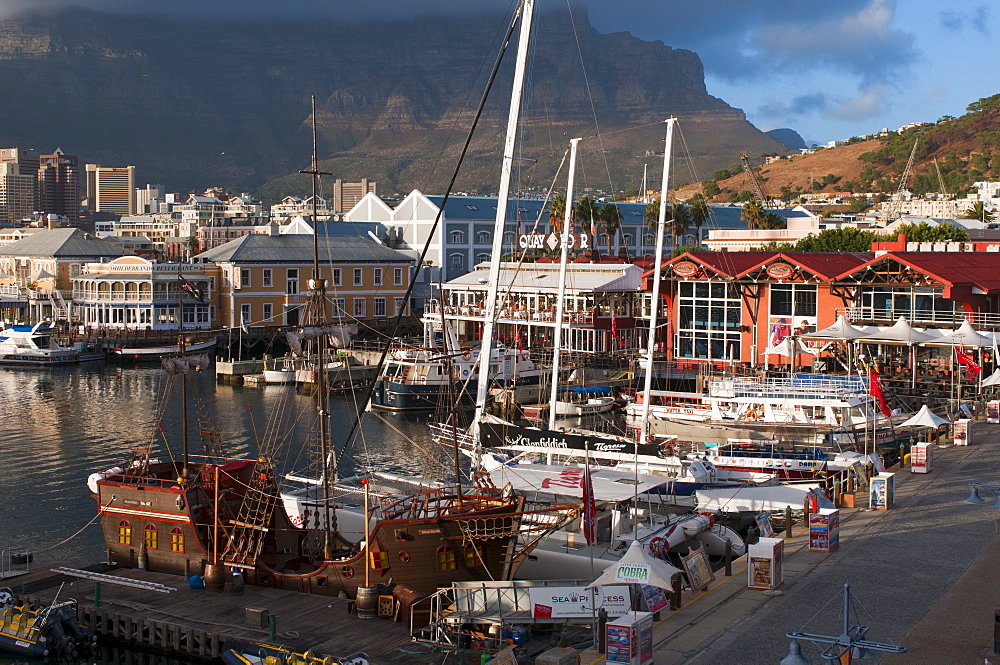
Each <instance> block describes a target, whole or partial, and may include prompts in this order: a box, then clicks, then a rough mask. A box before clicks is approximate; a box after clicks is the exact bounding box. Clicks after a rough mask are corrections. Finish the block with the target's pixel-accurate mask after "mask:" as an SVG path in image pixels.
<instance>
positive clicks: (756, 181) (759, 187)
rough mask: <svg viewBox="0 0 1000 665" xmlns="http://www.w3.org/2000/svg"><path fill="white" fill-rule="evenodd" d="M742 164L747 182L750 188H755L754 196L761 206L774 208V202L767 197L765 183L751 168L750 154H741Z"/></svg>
mask: <svg viewBox="0 0 1000 665" xmlns="http://www.w3.org/2000/svg"><path fill="white" fill-rule="evenodd" d="M740 163H741V164H742V165H743V170H744V171H746V173H747V180H749V181H750V186H751V187H753V191H754V194H755V195H756V196H757V198H758V199H759V200H760V204H761V205H762V206H764V207H765V208H769V207H772V206H773V205H774V202H773V201H772V200H771V197H770V196H768V195H767V192H766V191H764V182H763V181H762V180H761V179H760V178H758V177H757V172H756V171H754V170H753V167H752V166H750V153H748V152H741V153H740Z"/></svg>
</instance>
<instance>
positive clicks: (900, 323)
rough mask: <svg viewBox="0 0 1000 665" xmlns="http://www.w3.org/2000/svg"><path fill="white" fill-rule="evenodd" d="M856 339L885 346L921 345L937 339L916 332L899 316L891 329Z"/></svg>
mask: <svg viewBox="0 0 1000 665" xmlns="http://www.w3.org/2000/svg"><path fill="white" fill-rule="evenodd" d="M857 339H860V340H861V341H862V342H866V343H868V342H873V343H879V342H883V343H887V344H921V343H923V342H930V341H931V340H936V339H937V337H936V336H935V335H932V334H930V333H925V332H922V331H920V330H916V329H915V328H914V327H913V326H911V325H910V322H909V321H907V320H906V317H904V316H901V317H899V319H897V320H896V323H894V324H893V325H892V326H891V327H889V328H886V329H885V330H883V331H881V332H877V333H874V334H872V335H867V336H865V337H859V338H857Z"/></svg>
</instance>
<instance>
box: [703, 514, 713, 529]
mask: <svg viewBox="0 0 1000 665" xmlns="http://www.w3.org/2000/svg"><path fill="white" fill-rule="evenodd" d="M701 514H702V515H704V516H705V517H707V518H708V528H709V529H714V528H715V513H701Z"/></svg>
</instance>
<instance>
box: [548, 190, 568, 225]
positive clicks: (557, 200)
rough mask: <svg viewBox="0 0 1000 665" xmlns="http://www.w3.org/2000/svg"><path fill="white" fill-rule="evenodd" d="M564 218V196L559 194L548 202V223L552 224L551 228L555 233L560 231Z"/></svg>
mask: <svg viewBox="0 0 1000 665" xmlns="http://www.w3.org/2000/svg"><path fill="white" fill-rule="evenodd" d="M565 219H566V196H565V195H564V194H559V195H558V196H555V197H553V199H552V202H551V203H550V204H549V223H550V224H552V230H553V231H555V232H556V233H562V227H563V220H565Z"/></svg>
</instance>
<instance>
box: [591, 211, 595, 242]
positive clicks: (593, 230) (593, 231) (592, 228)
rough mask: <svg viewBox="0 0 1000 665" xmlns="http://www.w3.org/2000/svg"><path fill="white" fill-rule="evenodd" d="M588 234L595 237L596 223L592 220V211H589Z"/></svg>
mask: <svg viewBox="0 0 1000 665" xmlns="http://www.w3.org/2000/svg"><path fill="white" fill-rule="evenodd" d="M590 235H592V236H593V237H594V238H597V224H596V223H595V222H594V211H593V210H591V211H590Z"/></svg>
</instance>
